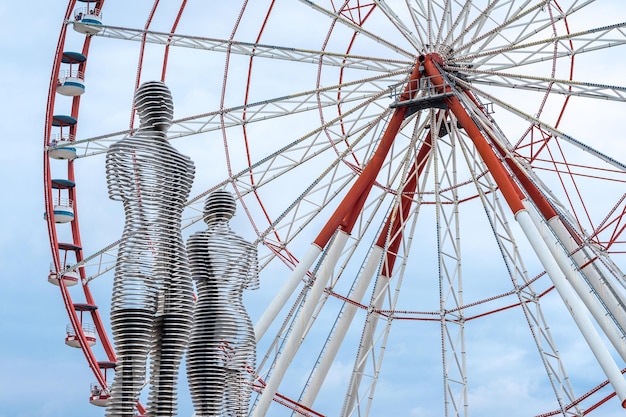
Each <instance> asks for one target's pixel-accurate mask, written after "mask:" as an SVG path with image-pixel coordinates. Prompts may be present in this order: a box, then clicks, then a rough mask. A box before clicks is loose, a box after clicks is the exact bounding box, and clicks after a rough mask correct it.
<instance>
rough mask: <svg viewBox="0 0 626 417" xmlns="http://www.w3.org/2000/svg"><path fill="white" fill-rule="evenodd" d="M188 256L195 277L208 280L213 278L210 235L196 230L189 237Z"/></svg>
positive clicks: (192, 274)
mask: <svg viewBox="0 0 626 417" xmlns="http://www.w3.org/2000/svg"><path fill="white" fill-rule="evenodd" d="M187 256H188V258H189V266H190V268H191V276H192V278H193V279H195V280H208V279H210V278H211V262H210V260H209V237H208V236H207V234H206V233H204V232H196V233H194V234H192V235H191V236H190V237H189V239H187Z"/></svg>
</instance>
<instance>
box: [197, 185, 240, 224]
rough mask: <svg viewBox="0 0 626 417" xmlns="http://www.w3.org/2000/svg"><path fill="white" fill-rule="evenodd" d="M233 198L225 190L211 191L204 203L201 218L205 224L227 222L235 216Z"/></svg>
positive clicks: (235, 206)
mask: <svg viewBox="0 0 626 417" xmlns="http://www.w3.org/2000/svg"><path fill="white" fill-rule="evenodd" d="M236 209H237V204H236V203H235V197H233V195H232V194H231V193H229V192H228V191H226V190H217V191H213V192H212V193H211V194H209V196H208V197H207V198H206V200H205V202H204V212H203V218H204V222H205V223H206V224H212V223H215V222H218V221H228V220H230V219H231V218H232V217H233V216H234V215H235V210H236Z"/></svg>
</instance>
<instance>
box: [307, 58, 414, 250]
mask: <svg viewBox="0 0 626 417" xmlns="http://www.w3.org/2000/svg"><path fill="white" fill-rule="evenodd" d="M420 78H421V73H420V71H419V65H415V67H414V68H413V71H412V73H411V75H410V77H409V81H408V82H407V85H406V87H405V89H404V91H403V93H402V94H401V95H400V98H399V100H400V101H406V100H410V99H412V98H413V97H415V95H416V94H417V91H418V88H417V86H418V85H419V80H420ZM406 110H407V108H406V107H404V106H401V107H397V108H396V109H395V110H394V113H393V115H392V116H391V120H390V121H389V124H388V125H387V128H386V129H385V132H384V133H383V136H382V139H381V140H380V143H379V144H378V148H376V151H375V152H374V155H373V156H372V158H371V159H370V160H369V161H368V162H367V165H366V166H365V168H364V169H363V172H362V173H361V175H360V176H359V178H357V180H356V182H355V183H354V184H353V185H352V187H351V188H350V190H349V191H348V194H347V195H346V196H345V197H344V199H343V200H342V201H341V203H340V204H339V206H338V207H337V209H336V210H335V212H334V213H333V214H332V215H331V217H330V219H329V220H328V222H327V223H326V225H325V226H324V227H323V228H322V231H321V232H320V233H319V235H318V236H317V238H316V239H315V241H314V243H315V244H316V245H317V246H319V247H320V248H323V247H325V246H326V244H327V243H328V241H329V240H330V238H331V237H332V235H333V234H334V233H335V231H337V230H338V229H342V230H344V231H345V232H347V233H350V231H351V230H352V227H354V222H355V221H356V218H357V217H358V214H359V213H360V212H361V209H362V208H363V204H364V203H365V199H366V198H367V196H368V194H369V192H370V190H371V189H372V186H373V185H374V182H375V181H376V176H377V175H378V173H379V171H380V168H381V167H382V165H383V162H384V161H385V158H386V157H387V154H388V153H389V149H391V145H392V144H393V141H394V140H395V138H396V135H397V134H398V132H399V131H400V126H401V124H402V121H403V120H404V116H405V114H406Z"/></svg>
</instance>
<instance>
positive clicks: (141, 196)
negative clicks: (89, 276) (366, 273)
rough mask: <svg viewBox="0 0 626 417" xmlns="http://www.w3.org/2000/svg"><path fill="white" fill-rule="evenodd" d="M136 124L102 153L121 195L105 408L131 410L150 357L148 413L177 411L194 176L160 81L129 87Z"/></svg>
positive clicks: (188, 314)
mask: <svg viewBox="0 0 626 417" xmlns="http://www.w3.org/2000/svg"><path fill="white" fill-rule="evenodd" d="M134 106H135V110H136V111H137V114H138V116H139V121H140V126H139V129H138V130H137V131H136V132H135V134H134V135H133V136H130V137H127V138H124V139H122V140H120V141H119V142H117V143H115V144H114V145H112V146H111V147H110V149H109V151H108V153H107V157H106V177H107V185H108V191H109V197H110V198H111V199H113V200H119V201H122V203H123V205H124V213H125V224H124V231H123V234H122V239H121V242H120V245H119V252H118V258H117V265H116V269H115V279H114V283H113V296H112V302H111V330H112V334H113V341H114V343H115V349H116V354H117V365H116V369H115V379H114V381H113V384H112V387H111V390H110V393H111V398H110V399H109V401H108V403H107V410H106V415H107V417H113V416H116V417H117V416H123V417H125V416H129V417H130V416H134V415H135V407H136V404H137V399H138V396H139V394H140V392H141V390H142V387H143V386H144V384H145V380H146V360H147V357H148V355H149V357H150V389H149V396H148V404H147V409H148V411H147V413H148V415H149V416H151V417H160V416H168V417H171V416H172V415H175V414H176V412H177V380H178V370H179V367H180V362H181V359H182V356H183V354H184V352H185V349H186V348H187V341H188V338H189V333H190V331H191V325H192V310H193V283H192V280H191V272H190V269H189V263H188V259H187V253H186V248H185V245H184V241H183V239H182V234H181V215H182V211H183V208H184V204H185V202H186V200H187V198H188V196H189V192H190V189H191V185H192V182H193V179H194V173H195V168H194V165H193V162H192V161H191V160H190V159H189V158H188V157H187V156H184V155H182V154H180V153H179V152H178V151H177V150H176V149H175V148H174V147H172V145H170V143H169V142H168V140H167V137H166V132H167V129H168V128H169V127H170V126H171V125H172V118H173V104H172V96H171V93H170V91H169V89H168V88H167V87H166V86H165V84H164V83H162V82H158V81H153V82H147V83H144V84H142V85H141V86H140V87H139V89H137V92H136V93H135V100H134Z"/></svg>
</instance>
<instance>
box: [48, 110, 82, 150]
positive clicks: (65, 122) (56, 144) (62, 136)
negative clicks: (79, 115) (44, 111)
mask: <svg viewBox="0 0 626 417" xmlns="http://www.w3.org/2000/svg"><path fill="white" fill-rule="evenodd" d="M75 124H76V119H75V118H74V117H72V116H66V115H54V116H52V126H53V127H55V128H58V129H59V130H58V131H57V132H56V133H53V134H52V135H51V138H50V143H49V145H48V155H50V158H52V159H61V160H70V159H74V158H76V148H74V147H73V146H71V144H72V142H74V137H73V135H72V134H70V133H69V130H70V129H71V127H72V126H74V125H75ZM64 128H67V133H65V132H64V131H63V130H64Z"/></svg>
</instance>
